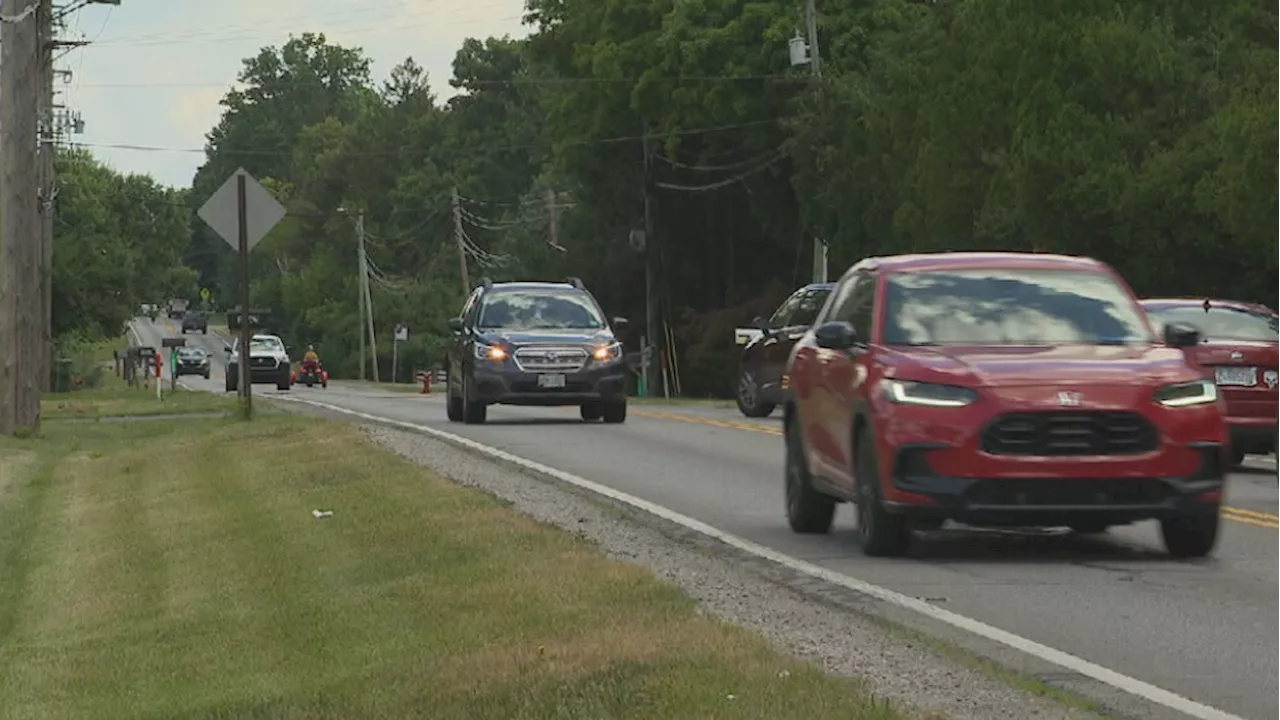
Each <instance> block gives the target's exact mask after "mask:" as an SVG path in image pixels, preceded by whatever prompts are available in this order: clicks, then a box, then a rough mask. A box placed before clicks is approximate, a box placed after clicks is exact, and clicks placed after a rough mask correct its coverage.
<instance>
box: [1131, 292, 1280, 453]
mask: <svg viewBox="0 0 1280 720" xmlns="http://www.w3.org/2000/svg"><path fill="white" fill-rule="evenodd" d="M1142 307H1143V308H1144V309H1146V311H1147V314H1149V315H1150V316H1151V317H1152V319H1154V320H1155V321H1157V322H1158V323H1161V324H1163V323H1171V322H1176V323H1185V324H1187V325H1191V326H1192V327H1195V328H1196V329H1197V330H1199V331H1200V336H1201V340H1200V344H1198V345H1196V346H1195V347H1192V348H1187V353H1186V354H1187V357H1188V359H1190V360H1191V362H1192V363H1194V364H1195V365H1196V366H1198V367H1200V368H1202V369H1203V371H1204V373H1205V376H1206V377H1210V378H1213V380H1214V382H1215V383H1217V385H1218V388H1219V389H1220V390H1221V392H1222V396H1223V398H1225V400H1226V404H1227V426H1228V427H1229V428H1230V432H1231V455H1232V458H1231V459H1232V463H1233V464H1235V465H1239V464H1240V463H1242V462H1244V456H1245V455H1246V454H1249V453H1258V454H1262V453H1271V452H1275V451H1276V436H1277V433H1278V432H1280V423H1278V422H1277V413H1278V412H1280V395H1278V394H1280V390H1278V389H1277V388H1276V385H1277V384H1280V368H1277V355H1278V354H1280V321H1278V320H1277V316H1276V311H1275V310H1272V309H1271V308H1269V307H1266V306H1265V305H1256V304H1253V303H1243V302H1234V301H1231V300H1205V299H1190V298H1152V299H1147V300H1143V301H1142Z"/></svg>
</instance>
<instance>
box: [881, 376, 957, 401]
mask: <svg viewBox="0 0 1280 720" xmlns="http://www.w3.org/2000/svg"><path fill="white" fill-rule="evenodd" d="M880 386H881V387H882V388H884V393H885V397H887V398H888V399H889V401H890V402H894V403H898V404H900V405H924V406H927V407H939V408H958V407H964V406H966V405H971V404H973V403H975V402H977V400H978V393H976V392H974V391H973V390H970V389H969V388H966V387H960V386H958V385H939V384H936V383H921V382H911V381H909V380H884V381H882V382H881V384H880Z"/></svg>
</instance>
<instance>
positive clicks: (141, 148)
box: [69, 117, 790, 157]
mask: <svg viewBox="0 0 1280 720" xmlns="http://www.w3.org/2000/svg"><path fill="white" fill-rule="evenodd" d="M788 119H790V118H783V117H778V118H769V119H765V120H752V121H748V122H739V123H731V124H727V125H718V126H713V127H702V128H690V129H686V130H668V131H666V132H658V133H648V134H646V135H620V136H617V137H609V138H597V139H593V140H569V141H565V142H559V143H553V142H542V143H532V144H526V145H509V146H506V147H490V148H487V149H488V150H491V151H495V152H503V151H510V150H537V149H542V148H545V147H547V146H548V145H552V144H556V145H559V146H561V147H578V146H590V145H608V144H616V143H625V142H637V141H641V140H660V139H664V138H672V137H689V136H694V135H709V134H711V133H717V132H726V131H730V130H740V129H745V128H750V127H759V126H762V125H777V124H778V123H781V122H783V121H784V120H788ZM69 145H70V146H71V147H76V148H83V149H86V150H92V149H94V148H100V149H105V150H130V151H135V152H171V153H204V152H205V149H204V148H176V147H162V146H157V145H136V144H133V143H105V142H98V143H89V142H77V143H69ZM437 149H438V148H424V149H422V150H421V151H418V152H420V153H422V154H426V153H430V152H435V151H436V150H437ZM215 152H216V153H217V154H219V155H232V156H253V157H260V156H266V157H291V156H292V155H293V151H290V150H236V149H229V148H218V149H216V150H215ZM413 154H415V153H414V151H410V150H406V149H405V148H395V149H393V150H371V151H359V152H349V153H347V155H348V156H350V157H382V156H406V155H413Z"/></svg>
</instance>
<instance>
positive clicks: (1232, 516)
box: [631, 410, 1280, 530]
mask: <svg viewBox="0 0 1280 720" xmlns="http://www.w3.org/2000/svg"><path fill="white" fill-rule="evenodd" d="M631 413H632V414H633V415H639V416H641V417H647V418H654V419H656V420H676V421H678V422H687V423H694V424H697V425H710V426H713V427H723V428H729V429H731V430H747V431H750V432H758V433H764V434H766V435H781V434H782V429H781V428H776V427H769V426H768V425H762V424H759V423H751V422H741V421H735V420H716V419H712V418H704V417H698V416H697V415H684V414H681V413H665V412H656V411H653V410H632V411H631ZM1222 515H1223V517H1225V518H1227V519H1228V520H1234V521H1235V522H1238V523H1244V524H1246V525H1256V526H1257V527H1264V528H1271V529H1275V530H1280V516H1276V515H1273V514H1271V513H1264V512H1258V511H1256V510H1246V509H1244V508H1236V507H1230V506H1228V505H1223V506H1222Z"/></svg>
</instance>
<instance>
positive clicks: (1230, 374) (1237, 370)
mask: <svg viewBox="0 0 1280 720" xmlns="http://www.w3.org/2000/svg"><path fill="white" fill-rule="evenodd" d="M1213 374H1214V380H1215V382H1217V383H1218V384H1219V385H1235V386H1237V387H1253V386H1254V385H1257V384H1258V368H1255V367H1219V368H1214V370H1213Z"/></svg>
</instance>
